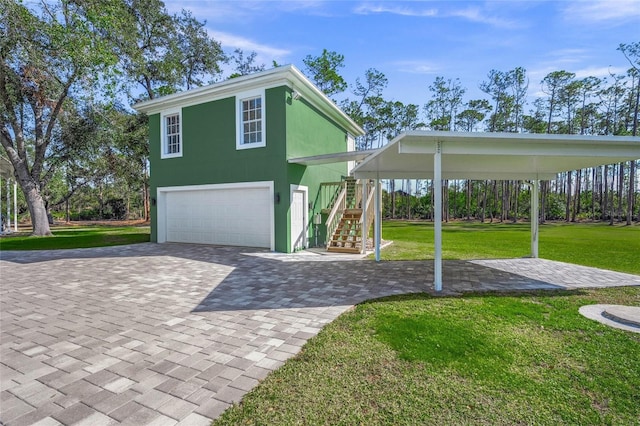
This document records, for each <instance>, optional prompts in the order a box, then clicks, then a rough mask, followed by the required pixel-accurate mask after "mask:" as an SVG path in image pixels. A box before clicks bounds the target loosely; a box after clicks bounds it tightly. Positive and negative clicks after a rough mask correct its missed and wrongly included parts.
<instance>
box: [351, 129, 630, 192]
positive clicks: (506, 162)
mask: <svg viewBox="0 0 640 426" xmlns="http://www.w3.org/2000/svg"><path fill="white" fill-rule="evenodd" d="M438 149H440V153H441V154H442V178H443V179H514V180H515V179H555V178H556V175H557V173H560V172H564V171H568V170H577V169H582V168H586V167H595V166H599V165H603V164H612V163H617V162H621V161H629V160H636V159H640V137H631V136H626V137H625V136H583V135H550V134H520V133H480V132H470V133H469V132H433V131H421V130H416V131H409V132H406V133H403V134H402V135H400V136H398V137H397V138H395V139H394V140H392V141H391V142H390V143H389V144H388V145H387V146H385V147H384V148H381V149H379V150H377V151H376V152H375V153H373V154H371V155H369V156H368V157H367V158H366V159H365V160H364V161H363V162H362V163H360V164H359V165H358V166H356V167H355V169H354V171H353V172H354V175H355V177H356V178H380V179H432V178H433V177H434V161H433V156H434V154H435V153H436V151H437V150H438Z"/></svg>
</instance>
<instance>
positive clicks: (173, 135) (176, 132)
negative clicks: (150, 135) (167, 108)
mask: <svg viewBox="0 0 640 426" xmlns="http://www.w3.org/2000/svg"><path fill="white" fill-rule="evenodd" d="M181 121H182V114H181V113H180V111H177V112H176V111H173V112H168V113H165V114H163V115H162V155H161V158H172V157H181V156H182V123H181Z"/></svg>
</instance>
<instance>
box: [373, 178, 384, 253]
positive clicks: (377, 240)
mask: <svg viewBox="0 0 640 426" xmlns="http://www.w3.org/2000/svg"><path fill="white" fill-rule="evenodd" d="M375 185H376V188H375V191H376V192H375V198H374V204H373V206H374V207H375V209H376V215H375V224H374V225H375V226H374V228H373V229H374V231H373V239H374V243H373V244H374V246H375V249H376V262H380V240H381V235H380V234H382V221H381V216H382V215H381V214H380V212H381V210H382V209H381V208H380V207H381V206H382V202H381V198H382V195H381V194H382V187H381V186H380V178H379V177H378V176H377V175H376V181H375Z"/></svg>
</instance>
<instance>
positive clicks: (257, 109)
mask: <svg viewBox="0 0 640 426" xmlns="http://www.w3.org/2000/svg"><path fill="white" fill-rule="evenodd" d="M237 99H238V131H237V140H236V148H237V149H245V148H258V147H262V146H266V140H265V128H264V91H258V92H256V91H254V92H248V93H244V94H241V95H240V96H238V98H237Z"/></svg>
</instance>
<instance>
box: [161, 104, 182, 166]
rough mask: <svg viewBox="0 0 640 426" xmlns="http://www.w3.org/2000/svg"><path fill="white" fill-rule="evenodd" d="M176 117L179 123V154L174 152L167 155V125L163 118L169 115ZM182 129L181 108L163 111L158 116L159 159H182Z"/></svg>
mask: <svg viewBox="0 0 640 426" xmlns="http://www.w3.org/2000/svg"><path fill="white" fill-rule="evenodd" d="M176 114H177V115H178V120H179V121H180V133H179V134H180V152H176V153H173V154H169V153H167V123H166V122H165V118H166V117H167V116H170V115H176ZM183 128H184V123H183V121H182V108H174V109H170V110H166V111H163V112H162V113H161V114H160V158H161V159H165V158H176V157H182V153H183V152H184V138H183V137H182V129H183Z"/></svg>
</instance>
